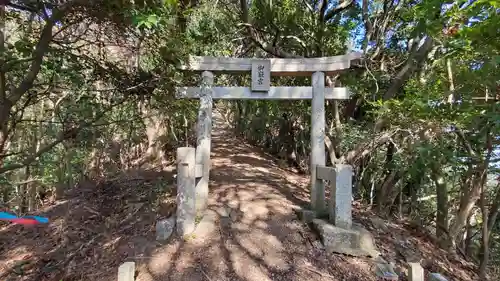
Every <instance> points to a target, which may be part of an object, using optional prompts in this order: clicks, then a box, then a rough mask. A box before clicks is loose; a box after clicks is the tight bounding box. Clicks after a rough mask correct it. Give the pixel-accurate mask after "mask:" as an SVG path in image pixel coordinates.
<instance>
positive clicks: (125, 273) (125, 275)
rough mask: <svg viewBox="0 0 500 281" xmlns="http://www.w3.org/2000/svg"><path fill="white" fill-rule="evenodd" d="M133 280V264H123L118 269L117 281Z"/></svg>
mask: <svg viewBox="0 0 500 281" xmlns="http://www.w3.org/2000/svg"><path fill="white" fill-rule="evenodd" d="M134 280H135V262H131V261H129V262H125V263H122V264H121V265H120V267H118V281H134Z"/></svg>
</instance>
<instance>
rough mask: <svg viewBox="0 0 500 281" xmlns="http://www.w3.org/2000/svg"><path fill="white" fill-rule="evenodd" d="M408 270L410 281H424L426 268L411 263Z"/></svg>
mask: <svg viewBox="0 0 500 281" xmlns="http://www.w3.org/2000/svg"><path fill="white" fill-rule="evenodd" d="M409 265H410V268H409V269H408V280H409V281H424V279H425V278H424V268H423V267H422V266H421V265H420V263H417V262H411V263H410V264H409Z"/></svg>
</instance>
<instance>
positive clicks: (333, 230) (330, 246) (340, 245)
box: [313, 219, 380, 257]
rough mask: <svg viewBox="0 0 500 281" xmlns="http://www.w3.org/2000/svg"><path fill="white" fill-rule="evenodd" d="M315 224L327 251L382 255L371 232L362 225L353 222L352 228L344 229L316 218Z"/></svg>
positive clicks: (356, 254)
mask: <svg viewBox="0 0 500 281" xmlns="http://www.w3.org/2000/svg"><path fill="white" fill-rule="evenodd" d="M313 225H314V227H315V228H316V229H317V231H318V232H319V234H320V236H321V240H322V242H323V245H324V246H325V249H326V251H327V252H330V253H340V254H345V255H350V256H358V257H359V256H368V257H376V256H378V255H380V253H379V252H378V251H377V248H376V247H375V243H374V241H373V237H372V235H371V233H370V232H368V231H367V230H366V229H364V228H363V227H362V226H360V225H357V224H353V225H352V228H351V229H344V228H340V227H336V226H334V225H332V224H330V223H328V222H327V221H325V220H321V219H314V220H313Z"/></svg>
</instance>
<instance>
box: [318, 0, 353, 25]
mask: <svg viewBox="0 0 500 281" xmlns="http://www.w3.org/2000/svg"><path fill="white" fill-rule="evenodd" d="M325 2H328V1H326V0H325ZM353 4H354V0H345V1H342V2H341V3H340V4H338V5H337V6H335V7H334V8H333V9H331V10H329V11H328V12H326V15H325V17H324V21H325V22H327V21H329V20H331V19H332V18H333V17H334V16H336V15H337V14H339V13H341V12H342V11H344V10H346V9H348V8H350V7H352V5H353Z"/></svg>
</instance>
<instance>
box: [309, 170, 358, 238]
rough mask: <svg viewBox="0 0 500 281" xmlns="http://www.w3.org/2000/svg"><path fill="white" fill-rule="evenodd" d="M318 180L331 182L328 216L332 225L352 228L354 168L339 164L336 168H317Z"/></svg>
mask: <svg viewBox="0 0 500 281" xmlns="http://www.w3.org/2000/svg"><path fill="white" fill-rule="evenodd" d="M316 173H317V174H316V177H317V179H321V180H327V181H329V182H330V199H329V200H328V216H329V219H330V223H333V224H334V225H335V226H337V227H342V228H345V229H349V228H351V226H352V204H351V203H352V167H351V166H350V165H343V164H337V165H335V167H323V166H317V167H316Z"/></svg>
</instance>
